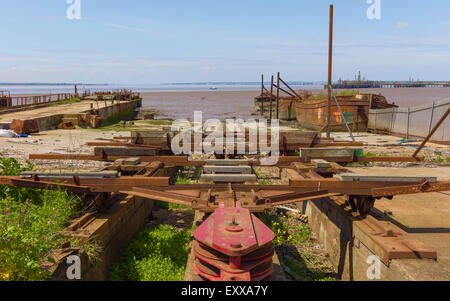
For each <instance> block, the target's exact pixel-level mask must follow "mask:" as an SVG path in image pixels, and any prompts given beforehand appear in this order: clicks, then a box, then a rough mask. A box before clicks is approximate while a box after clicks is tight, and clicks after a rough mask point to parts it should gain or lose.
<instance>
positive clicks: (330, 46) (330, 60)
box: [327, 5, 333, 138]
mask: <svg viewBox="0 0 450 301" xmlns="http://www.w3.org/2000/svg"><path fill="white" fill-rule="evenodd" d="M332 73H333V5H330V37H329V44H328V110H327V137H328V138H330V137H331V80H332Z"/></svg>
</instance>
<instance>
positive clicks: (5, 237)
mask: <svg viewBox="0 0 450 301" xmlns="http://www.w3.org/2000/svg"><path fill="white" fill-rule="evenodd" d="M0 169H1V173H0V175H7V176H17V175H20V173H21V172H22V171H27V170H32V169H33V166H32V165H31V164H30V163H29V162H27V164H26V165H25V166H22V165H21V164H20V163H19V162H18V161H17V160H15V159H12V158H9V159H0ZM0 208H1V209H0V262H1V265H0V280H1V279H4V280H15V281H29V280H43V279H44V278H46V277H48V276H49V275H48V274H47V273H45V272H42V271H41V269H40V262H41V261H42V260H43V259H45V258H46V257H47V256H48V254H49V253H50V252H51V251H52V250H55V249H58V248H59V247H60V246H61V244H62V243H64V242H65V241H67V238H66V237H64V235H63V233H62V231H63V229H64V227H65V226H66V224H67V222H68V221H69V220H70V219H71V218H72V217H74V216H75V215H77V214H79V213H80V212H81V208H82V201H81V199H80V198H78V197H76V196H73V195H69V194H68V193H67V192H64V191H48V190H34V189H27V188H17V187H6V186H3V187H2V186H0Z"/></svg>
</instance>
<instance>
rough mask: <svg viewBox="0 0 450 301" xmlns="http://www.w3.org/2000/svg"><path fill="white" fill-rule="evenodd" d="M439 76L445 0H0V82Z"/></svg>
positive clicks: (447, 43)
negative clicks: (377, 12) (73, 4)
mask: <svg viewBox="0 0 450 301" xmlns="http://www.w3.org/2000/svg"><path fill="white" fill-rule="evenodd" d="M329 4H334V5H335V9H334V10H335V23H334V24H335V35H334V42H335V47H334V54H335V55H334V72H333V77H334V79H335V80H336V79H338V78H340V77H341V78H344V79H345V78H353V77H354V75H355V74H356V73H357V72H358V71H359V70H361V73H362V75H363V76H365V77H367V78H370V79H376V80H381V79H392V80H407V79H408V78H409V77H411V76H412V77H413V78H415V79H417V78H418V79H427V80H449V79H450V78H449V77H450V76H449V72H448V67H449V66H450V55H449V54H450V16H449V15H448V12H449V11H450V1H448V0H430V1H423V0H420V1H419V0H381V13H382V15H381V20H369V19H368V18H367V15H366V11H367V8H368V7H369V4H367V3H366V0H334V1H331V0H280V1H266V0H189V1H188V0H164V1H153V0H145V1H144V0H127V1H125V0H123V1H117V0H109V1H108V0H81V20H69V19H68V18H67V17H66V10H67V8H68V7H69V4H67V3H66V0H39V1H32V0H14V1H7V0H0V10H1V11H2V18H0V26H1V28H2V30H1V32H2V34H1V37H2V42H3V43H2V47H1V48H0V82H84V83H136V84H145V83H166V82H198V81H200V82H204V81H258V80H259V78H260V74H261V73H265V74H266V76H269V75H270V74H272V73H276V72H277V71H280V72H282V75H283V77H284V78H285V79H287V80H291V81H294V80H300V81H310V80H311V81H325V80H326V78H327V47H328V6H329Z"/></svg>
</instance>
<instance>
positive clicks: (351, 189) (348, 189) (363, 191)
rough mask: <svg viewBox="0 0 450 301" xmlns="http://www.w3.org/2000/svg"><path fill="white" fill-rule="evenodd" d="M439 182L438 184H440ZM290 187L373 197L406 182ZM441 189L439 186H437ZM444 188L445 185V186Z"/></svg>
mask: <svg viewBox="0 0 450 301" xmlns="http://www.w3.org/2000/svg"><path fill="white" fill-rule="evenodd" d="M439 183H440V182H438V183H437V184H439ZM417 184H420V183H417ZM289 185H290V186H291V187H293V188H306V189H314V190H328V191H329V192H330V193H341V194H345V195H356V196H373V190H374V189H379V190H375V191H381V190H383V189H385V190H386V191H388V189H394V191H395V189H396V188H397V189H398V187H399V186H405V182H385V181H341V180H339V179H334V178H333V179H300V178H299V179H290V181H289ZM436 187H439V186H436ZM444 187H446V186H445V184H444Z"/></svg>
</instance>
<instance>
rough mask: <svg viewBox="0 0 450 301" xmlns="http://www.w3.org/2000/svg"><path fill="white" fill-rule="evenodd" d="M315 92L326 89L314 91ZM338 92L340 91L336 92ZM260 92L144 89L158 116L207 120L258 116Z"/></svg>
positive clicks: (414, 97) (434, 93)
mask: <svg viewBox="0 0 450 301" xmlns="http://www.w3.org/2000/svg"><path fill="white" fill-rule="evenodd" d="M312 92H313V93H314V94H319V93H325V90H313V91H312ZM336 92H338V91H336ZM360 92H361V93H375V94H380V93H381V94H382V95H384V96H385V97H386V98H387V99H388V101H389V102H394V103H395V104H397V105H399V106H401V107H407V106H418V105H423V104H428V103H430V102H433V101H437V100H441V99H446V98H450V88H398V89H397V88H387V89H361V90H360ZM259 94H260V91H208V92H144V93H141V95H142V97H143V107H144V108H149V109H157V110H158V111H159V112H160V114H159V115H158V119H164V118H170V119H174V120H175V119H189V120H192V119H193V118H194V111H202V112H203V119H211V118H216V119H220V120H224V119H228V118H233V117H237V118H242V119H244V120H246V119H250V118H256V117H257V116H254V115H253V114H254V97H255V96H257V95H259Z"/></svg>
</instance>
